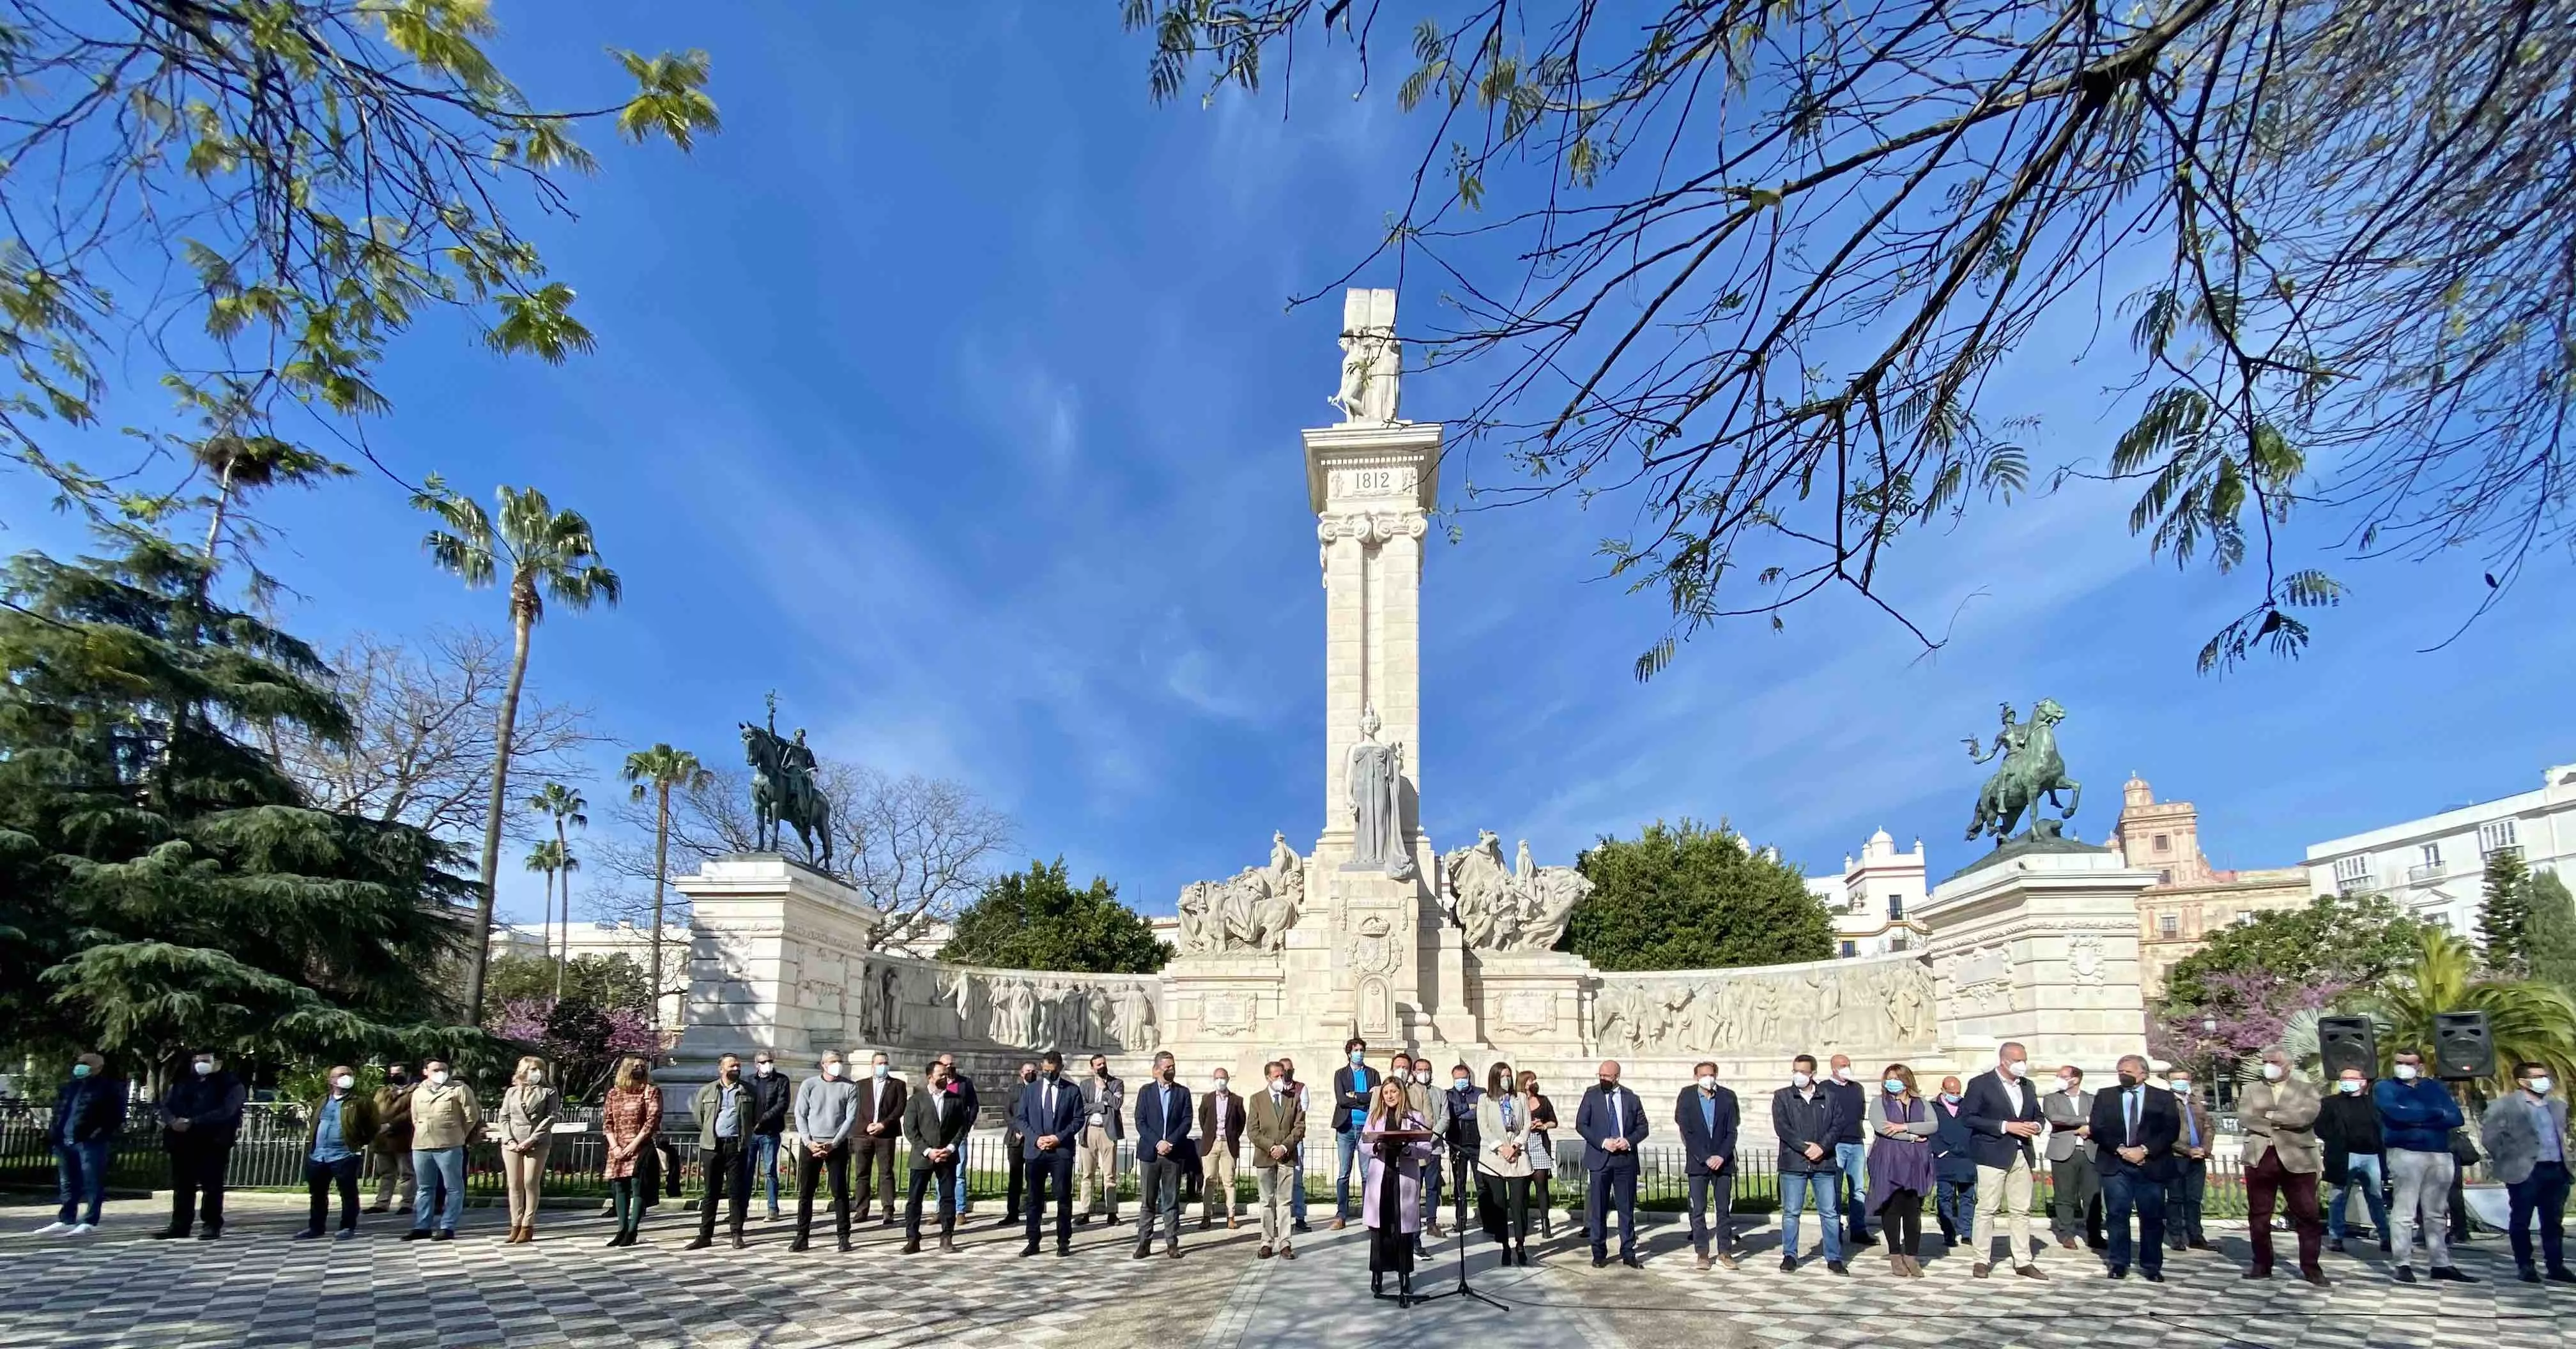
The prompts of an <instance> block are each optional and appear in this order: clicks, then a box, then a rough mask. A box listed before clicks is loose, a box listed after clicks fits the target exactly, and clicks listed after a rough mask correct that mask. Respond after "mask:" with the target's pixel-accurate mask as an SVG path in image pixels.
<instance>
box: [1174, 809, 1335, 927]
mask: <svg viewBox="0 0 2576 1349" xmlns="http://www.w3.org/2000/svg"><path fill="white" fill-rule="evenodd" d="M1305 902H1306V859H1304V858H1302V857H1299V856H1298V855H1297V851H1296V849H1294V848H1291V847H1289V846H1288V836H1287V835H1285V834H1281V833H1273V834H1271V836H1270V863H1269V865H1267V866H1258V867H1245V868H1244V869H1243V870H1241V871H1238V872H1236V873H1235V874H1234V875H1233V876H1232V877H1231V878H1229V879H1226V880H1222V881H1192V882H1190V883H1189V884H1188V885H1186V886H1184V887H1182V889H1181V901H1180V916H1181V954H1183V955H1227V954H1232V953H1235V952H1239V951H1278V950H1283V949H1285V948H1286V947H1287V945H1288V929H1289V927H1290V926H1291V925H1293V924H1294V923H1295V922H1296V921H1297V913H1298V910H1299V909H1301V908H1303V907H1304V905H1305Z"/></svg>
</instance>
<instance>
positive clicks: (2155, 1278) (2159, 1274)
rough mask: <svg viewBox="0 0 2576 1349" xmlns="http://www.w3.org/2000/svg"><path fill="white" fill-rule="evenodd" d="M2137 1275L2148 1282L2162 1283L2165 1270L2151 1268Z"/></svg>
mask: <svg viewBox="0 0 2576 1349" xmlns="http://www.w3.org/2000/svg"><path fill="white" fill-rule="evenodd" d="M2139 1277H2140V1278H2143V1279H2145V1280H2146V1281H2147V1282H2149V1283H2163V1282H2164V1281H2165V1272H2164V1271H2163V1270H2161V1269H2151V1270H2148V1271H2147V1272H2146V1273H2145V1274H2142V1275H2140V1276H2139Z"/></svg>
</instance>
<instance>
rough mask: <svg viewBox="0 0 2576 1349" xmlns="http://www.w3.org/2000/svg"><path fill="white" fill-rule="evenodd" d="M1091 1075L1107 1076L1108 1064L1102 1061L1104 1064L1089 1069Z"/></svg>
mask: <svg viewBox="0 0 2576 1349" xmlns="http://www.w3.org/2000/svg"><path fill="white" fill-rule="evenodd" d="M1091 1075H1092V1076H1093V1077H1107V1076H1109V1065H1108V1064H1105V1063H1104V1064H1102V1065H1100V1066H1099V1067H1097V1068H1094V1069H1092V1070H1091Z"/></svg>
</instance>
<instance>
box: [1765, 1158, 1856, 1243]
mask: <svg viewBox="0 0 2576 1349" xmlns="http://www.w3.org/2000/svg"><path fill="white" fill-rule="evenodd" d="M1840 1174H1841V1173H1840V1172H1838V1171H1814V1172H1808V1171H1783V1172H1781V1173H1780V1254H1781V1256H1782V1258H1784V1259H1792V1260H1794V1259H1796V1258H1797V1255H1798V1215H1799V1214H1800V1213H1802V1212H1805V1211H1806V1207H1807V1196H1808V1194H1809V1193H1811V1192H1812V1193H1813V1194H1814V1195H1815V1196H1816V1216H1817V1217H1819V1218H1821V1219H1823V1220H1824V1228H1825V1259H1826V1260H1827V1261H1828V1262H1832V1261H1838V1260H1841V1259H1842V1258H1843V1224H1842V1218H1841V1216H1840V1215H1838V1214H1836V1213H1835V1212H1834V1184H1835V1177H1836V1176H1838V1175H1840Z"/></svg>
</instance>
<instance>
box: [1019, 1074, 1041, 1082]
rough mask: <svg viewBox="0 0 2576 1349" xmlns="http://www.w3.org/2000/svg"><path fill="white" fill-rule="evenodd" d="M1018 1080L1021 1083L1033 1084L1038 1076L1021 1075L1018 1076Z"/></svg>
mask: <svg viewBox="0 0 2576 1349" xmlns="http://www.w3.org/2000/svg"><path fill="white" fill-rule="evenodd" d="M1020 1080H1021V1081H1023V1082H1035V1081H1037V1080H1038V1075H1037V1074H1035V1073H1022V1074H1020Z"/></svg>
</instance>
